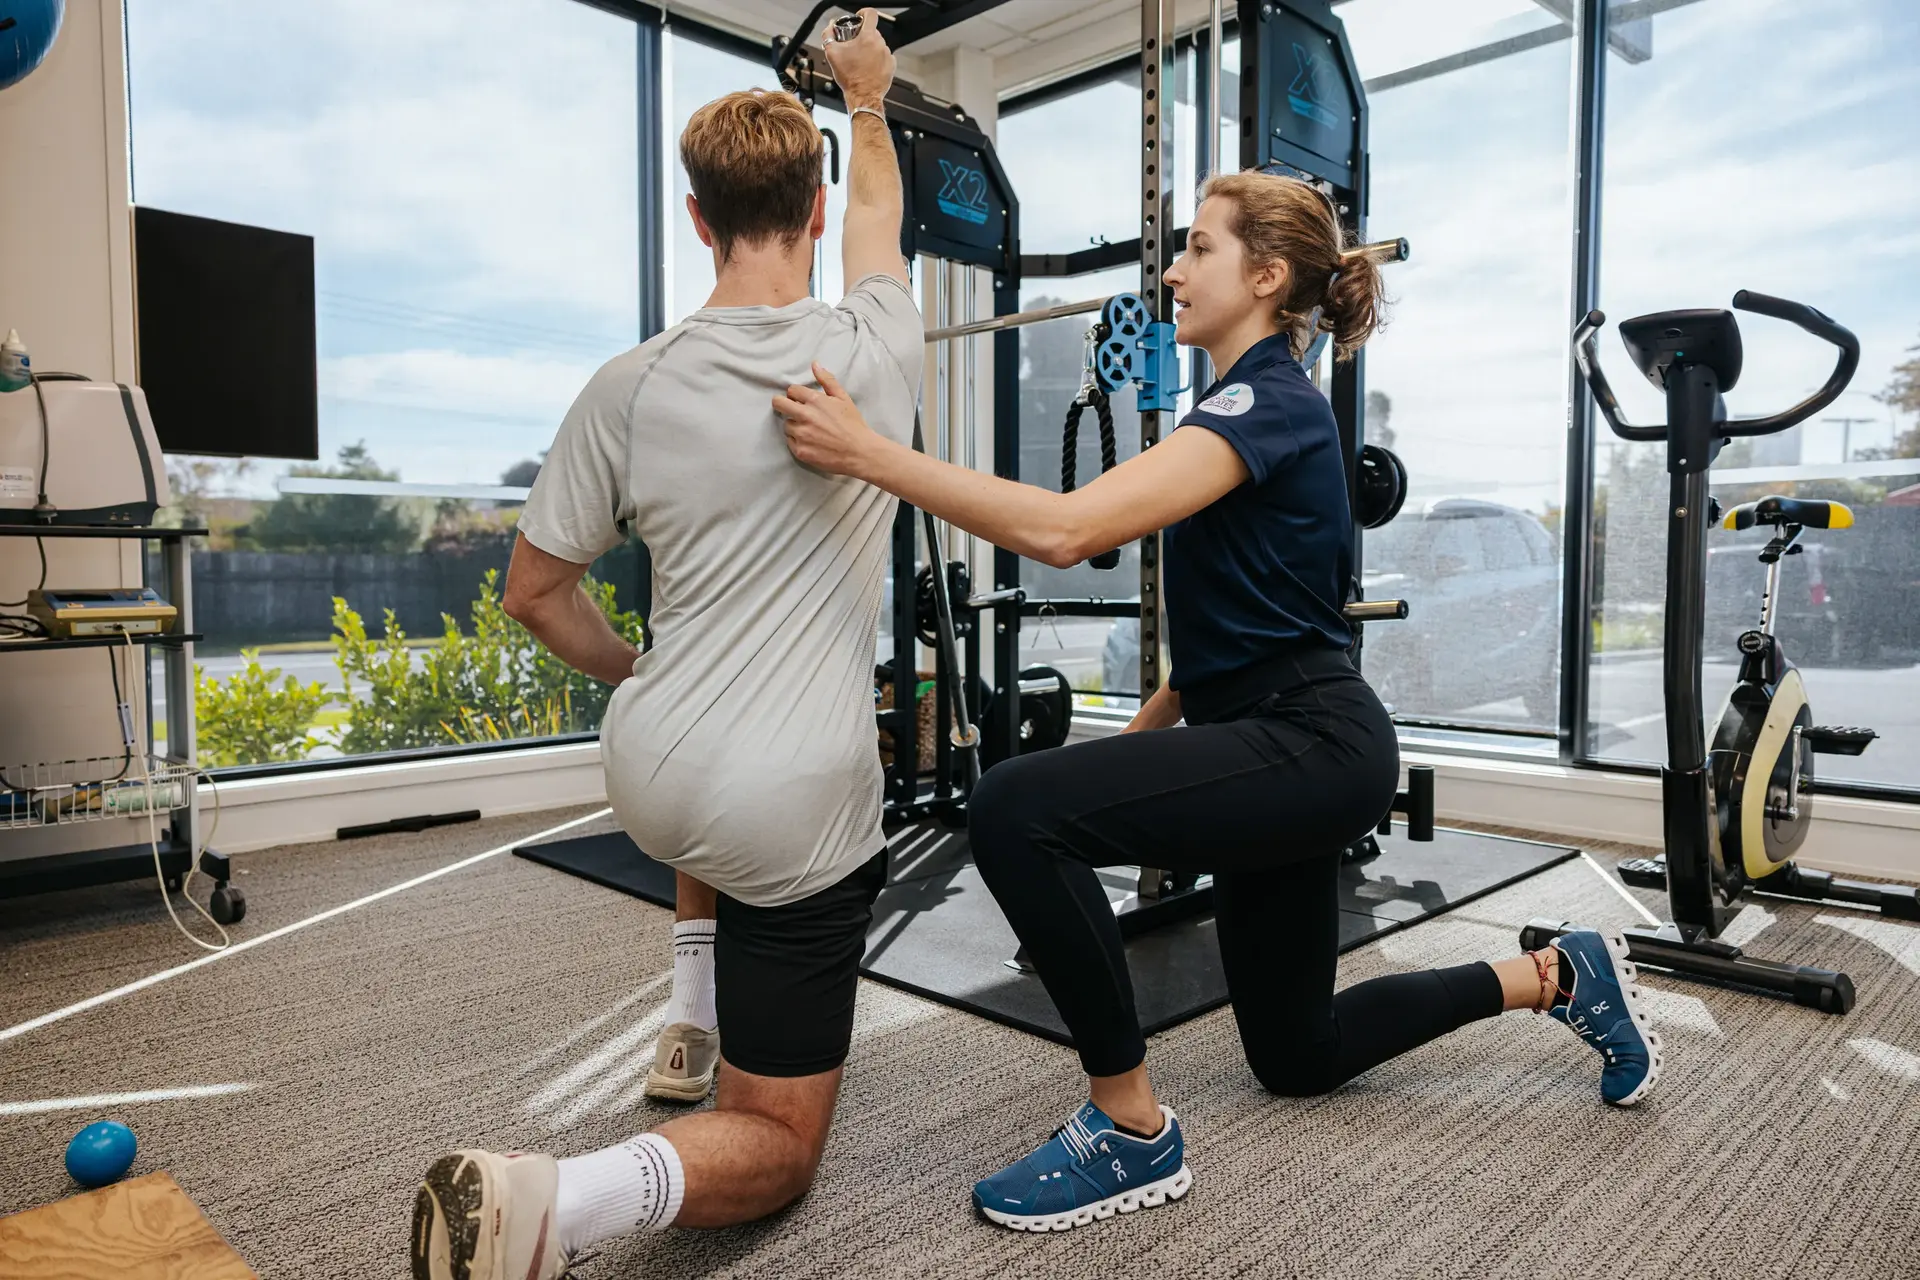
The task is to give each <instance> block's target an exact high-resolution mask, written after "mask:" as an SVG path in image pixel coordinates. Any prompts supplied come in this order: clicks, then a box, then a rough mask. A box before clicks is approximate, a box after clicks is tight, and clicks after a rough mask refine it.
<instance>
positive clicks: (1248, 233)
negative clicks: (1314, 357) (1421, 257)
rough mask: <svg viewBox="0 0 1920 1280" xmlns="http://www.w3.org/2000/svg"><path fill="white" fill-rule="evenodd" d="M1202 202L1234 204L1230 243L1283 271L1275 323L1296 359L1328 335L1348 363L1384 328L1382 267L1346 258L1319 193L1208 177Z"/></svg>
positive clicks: (1266, 176)
mask: <svg viewBox="0 0 1920 1280" xmlns="http://www.w3.org/2000/svg"><path fill="white" fill-rule="evenodd" d="M1200 198H1201V199H1202V200H1207V199H1214V198H1218V199H1221V200H1227V201H1230V202H1231V203H1232V205H1233V218H1232V221H1231V226H1232V228H1233V234H1234V238H1235V239H1237V240H1239V241H1240V243H1241V244H1242V245H1244V246H1245V247H1246V255H1247V263H1248V265H1249V266H1252V267H1262V266H1266V265H1268V264H1269V263H1272V262H1275V261H1284V262H1285V263H1286V264H1287V268H1288V270H1287V282H1286V284H1285V285H1284V286H1283V287H1282V288H1281V291H1280V293H1279V294H1278V295H1276V296H1275V298H1274V314H1273V318H1274V323H1275V324H1277V325H1278V326H1279V328H1280V332H1282V333H1284V334H1287V335H1288V337H1289V340H1290V341H1291V342H1292V344H1293V354H1294V355H1295V357H1299V356H1302V355H1304V354H1305V353H1306V350H1307V348H1308V347H1309V346H1310V345H1312V342H1313V339H1314V336H1315V334H1316V333H1319V332H1326V333H1330V334H1332V335H1333V350H1334V357H1335V358H1336V359H1339V360H1346V359H1350V358H1351V357H1352V356H1353V353H1354V352H1355V351H1358V350H1359V349H1360V347H1361V346H1362V345H1363V344H1364V343H1365V342H1366V340H1367V339H1368V338H1370V337H1372V336H1373V331H1374V330H1375V329H1377V328H1379V327H1380V326H1381V325H1382V324H1384V323H1385V322H1386V303H1387V296H1386V291H1385V289H1384V287H1383V284H1382V281H1381V279H1380V266H1379V264H1378V263H1376V262H1375V261H1374V260H1373V259H1372V258H1371V257H1369V256H1367V255H1366V254H1359V253H1356V254H1352V255H1351V256H1344V255H1345V254H1346V251H1347V250H1348V249H1350V248H1351V247H1352V246H1351V245H1350V243H1349V239H1348V236H1347V231H1346V228H1345V227H1344V226H1343V225H1341V222H1340V217H1339V214H1338V213H1336V212H1335V211H1334V208H1333V204H1332V202H1331V201H1329V200H1328V199H1327V197H1326V196H1324V195H1322V194H1321V193H1320V191H1319V189H1318V188H1317V187H1313V186H1309V185H1308V184H1307V183H1305V182H1302V181H1300V180H1299V179H1298V178H1288V177H1282V176H1281V175H1279V174H1274V173H1262V172H1260V171H1259V170H1257V169H1248V170H1246V171H1244V172H1242V173H1220V174H1215V175H1214V176H1213V177H1211V178H1208V179H1207V181H1206V182H1205V184H1203V185H1202V186H1201V188H1200ZM1316 307H1318V308H1319V309H1320V318H1319V322H1318V323H1317V324H1315V323H1314V319H1313V312H1314V308H1316Z"/></svg>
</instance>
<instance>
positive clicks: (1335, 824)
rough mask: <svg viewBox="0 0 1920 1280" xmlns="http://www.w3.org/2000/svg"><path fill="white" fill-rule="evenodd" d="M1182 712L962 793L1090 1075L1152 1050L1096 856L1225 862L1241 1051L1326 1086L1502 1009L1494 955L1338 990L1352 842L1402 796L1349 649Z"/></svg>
mask: <svg viewBox="0 0 1920 1280" xmlns="http://www.w3.org/2000/svg"><path fill="white" fill-rule="evenodd" d="M1181 703H1182V708H1183V711H1184V713H1185V716H1186V720H1187V724H1186V726H1185V727H1183V728H1175V729H1162V730H1154V731H1149V732H1143V733H1128V734H1118V735H1115V736H1113V737H1110V738H1105V739H1101V740H1098V741H1094V742H1087V743H1081V744H1078V745H1075V746H1070V747H1060V748H1057V749H1055V750H1052V751H1042V752H1038V753H1036V754H1034V755H1029V756H1020V757H1016V758H1014V759H1011V760H1007V761H1005V762H1003V763H1001V764H999V765H996V766H995V767H994V768H993V769H991V770H990V771H988V773H987V774H986V775H985V776H984V777H983V778H982V779H981V780H980V783H979V786H978V789H977V790H976V791H975V792H974V795H973V799H972V802H971V803H970V804H969V805H968V813H969V828H970V835H971V841H972V845H973V857H974V861H975V863H976V864H977V865H978V866H979V868H980V874H981V876H982V877H983V878H984V879H985V880H986V883H987V886H988V887H989V888H990V889H991V890H992V891H993V895H994V897H995V898H996V899H998V901H999V903H1000V907H1001V909H1002V910H1003V911H1005V912H1006V915H1007V919H1008V921H1009V922H1011V923H1012V925H1013V931H1014V932H1015V933H1016V934H1018V935H1019V937H1020V941H1021V942H1022V943H1023V944H1024V945H1025V947H1026V950H1027V954H1028V956H1029V957H1030V958H1031V959H1032V960H1033V963H1034V966H1035V968H1036V969H1037V970H1038V971H1039V974H1040V979H1041V981H1042V982H1044V983H1045V984H1046V988H1047V993H1048V994H1049V995H1050V996H1052V997H1053V1002H1054V1005H1055V1006H1056V1007H1057V1008H1058V1009H1059V1010H1060V1016H1061V1017H1062V1018H1063V1019H1064V1020H1065V1022H1066V1024H1067V1028H1068V1030H1070V1031H1071V1032H1072V1033H1073V1043H1074V1047H1075V1048H1076V1049H1077V1050H1078V1051H1079V1053H1080V1061H1081V1063H1082V1065H1084V1066H1085V1068H1086V1070H1087V1073H1088V1074H1089V1075H1095V1076H1111V1075H1120V1074H1122V1073H1124V1072H1127V1071H1131V1070H1132V1069H1133V1068H1134V1067H1137V1066H1139V1065H1140V1063H1141V1062H1142V1061H1144V1060H1145V1058H1146V1042H1145V1040H1144V1039H1143V1038H1142V1036H1141V1034H1140V1023H1139V1019H1138V1017H1137V1016H1136V1015H1135V1012H1134V1004H1133V983H1132V980H1131V978H1130V977H1129V976H1128V973H1127V963H1126V955H1125V953H1124V951H1123V950H1122V948H1121V942H1120V930H1119V927H1118V926H1117V925H1116V924H1115V922H1114V918H1113V912H1112V909H1111V908H1110V907H1109V905H1108V902H1107V896H1106V893H1105V892H1104V890H1102V888H1101V886H1100V882H1099V879H1098V877H1097V876H1096V875H1095V874H1094V868H1095V867H1105V866H1118V865H1142V864H1144V865H1147V866H1153V867H1161V868H1165V869H1167V870H1171V871H1176V872H1187V873H1204V872H1211V873H1213V877H1214V880H1213V885H1214V888H1213V893H1214V912H1215V920H1216V923H1217V926H1218V932H1219V938H1220V959H1221V964H1222V967H1223V968H1224V970H1225V972H1226V978H1227V991H1228V994H1229V996H1230V997H1231V999H1232V1001H1233V1013H1234V1018H1235V1020H1236V1021H1237V1022H1238V1024H1239V1028H1240V1043H1241V1044H1242V1046H1243V1047H1244V1048H1245V1050H1246V1055H1247V1064H1248V1066H1250V1067H1252V1068H1253V1073H1254V1075H1255V1076H1256V1077H1257V1078H1258V1079H1259V1081H1260V1083H1261V1084H1263V1085H1265V1086H1266V1087H1267V1088H1268V1089H1271V1090H1272V1091H1273V1092H1275V1093H1281V1094H1313V1093H1324V1092H1326V1091H1327V1090H1329V1089H1332V1088H1335V1087H1336V1086H1338V1085H1340V1084H1342V1083H1344V1082H1345V1081H1347V1080H1350V1079H1352V1078H1353V1077H1354V1076H1356V1075H1358V1074H1360V1073H1361V1072H1362V1071H1365V1070H1367V1069H1368V1068H1369V1067H1372V1066H1374V1065H1376V1064H1378V1063H1381V1062H1384V1061H1386V1060H1387V1059H1388V1058H1391V1057H1393V1056H1395V1055H1396V1054H1400V1053H1404V1052H1406V1051H1407V1050H1408V1049H1411V1048H1413V1047H1414V1046H1415V1045H1419V1044H1424V1043H1425V1042H1427V1041H1429V1040H1432V1039H1434V1038H1436V1037H1438V1036H1441V1035H1444V1034H1446V1033H1447V1032H1449V1031H1452V1030H1454V1029H1455V1028H1457V1027H1460V1026H1462V1025H1464V1024H1466V1023H1468V1022H1471V1021H1474V1020H1475V1019H1478V1018H1486V1017H1492V1016H1493V1015H1495V1014H1497V1013H1499V1012H1500V1010H1501V1007H1502V1004H1503V1001H1502V998H1501V992H1500V982H1499V979H1498V977H1496V976H1495V974H1494V972H1493V970H1492V969H1491V968H1490V967H1488V966H1487V965H1485V964H1472V965H1464V966H1461V967H1458V968H1452V969H1436V970H1430V971H1428V972H1424V973H1405V974H1393V975H1390V976H1388V977H1383V978H1375V979H1373V980H1372V981H1369V982H1362V983H1357V984H1355V985H1354V986H1351V987H1348V988H1347V989H1346V990H1344V991H1341V992H1340V993H1339V994H1337V995H1336V994H1335V993H1334V989H1333V978H1334V966H1335V961H1336V959H1337V958H1338V954H1339V940H1340V925H1339V908H1338V903H1337V897H1336V894H1337V890H1338V885H1339V876H1340V850H1341V849H1342V848H1344V847H1345V846H1346V845H1348V844H1350V843H1352V842H1353V841H1354V840H1356V839H1358V838H1359V837H1360V836H1362V835H1364V834H1365V833H1366V832H1367V831H1368V830H1369V829H1370V828H1371V827H1372V826H1373V825H1374V823H1376V822H1377V821H1378V820H1379V819H1380V816H1381V815H1382V814H1384V813H1385V812H1386V811H1387V810H1388V808H1389V807H1391V805H1392V803H1393V794H1394V790H1395V787H1396V785H1397V783H1398V779H1399V772H1400V759H1399V748H1398V744H1397V741H1396V739H1395V736H1394V730H1393V723H1392V721H1391V720H1390V719H1389V718H1388V716H1387V713H1386V711H1385V710H1384V709H1383V708H1382V707H1381V705H1380V700H1379V699H1378V698H1376V697H1375V696H1374V693H1373V690H1372V689H1371V688H1370V687H1369V686H1368V685H1367V683H1366V682H1365V681H1364V680H1362V679H1361V678H1360V675H1359V673H1358V672H1356V671H1355V670H1354V668H1353V665H1352V664H1351V663H1350V662H1349V661H1348V660H1347V657H1346V655H1345V654H1344V653H1341V652H1339V651H1337V650H1318V649H1315V650H1303V651H1299V652H1293V653H1288V654H1285V655H1283V656H1282V657H1281V658H1279V659H1276V660H1273V661H1270V662H1267V663H1265V664H1263V665H1262V666H1261V667H1260V668H1258V669H1254V670H1250V671H1245V672H1239V673H1235V675H1234V676H1233V677H1229V678H1228V679H1226V680H1223V681H1219V682H1215V683H1214V685H1212V686H1210V687H1205V688H1201V689H1194V690H1187V691H1185V692H1183V694H1182V697H1181Z"/></svg>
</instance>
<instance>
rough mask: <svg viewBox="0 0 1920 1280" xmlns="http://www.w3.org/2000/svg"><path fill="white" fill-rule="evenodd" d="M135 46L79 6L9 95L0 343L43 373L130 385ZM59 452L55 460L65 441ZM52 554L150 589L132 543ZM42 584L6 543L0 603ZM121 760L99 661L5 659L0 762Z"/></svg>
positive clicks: (97, 833) (105, 8) (25, 555)
mask: <svg viewBox="0 0 1920 1280" xmlns="http://www.w3.org/2000/svg"><path fill="white" fill-rule="evenodd" d="M124 48H125V42H124V39H123V36H122V30H121V9H120V0H68V4H67V8H66V20H65V22H64V24H63V25H62V27H61V30H60V34H59V38H58V39H57V40H56V41H55V42H54V46H53V49H52V50H51V51H50V52H49V53H48V55H47V59H46V61H45V62H44V63H42V64H41V65H40V67H39V69H38V70H36V71H35V72H34V73H33V74H32V75H30V76H28V77H27V78H26V79H25V80H24V81H22V82H21V83H19V84H17V85H15V86H14V87H12V88H11V89H6V90H0V336H4V333H5V331H6V330H7V329H10V328H13V329H18V330H19V331H20V336H21V337H22V338H23V339H25V340H26V343H27V346H28V349H29V350H30V351H31V352H32V355H33V363H34V367H35V368H36V369H39V370H42V371H53V370H63V371H67V372H72V373H81V374H85V375H87V376H88V377H91V378H97V379H102V380H112V381H119V382H131V381H133V377H134V345H133V272H132V265H131V256H132V240H131V230H130V228H131V219H130V215H129V212H128V207H127V106H126V103H127V82H126V62H125V57H124V52H123V51H124ZM13 394H17V395H25V394H30V393H28V392H15V393H13ZM50 447H51V449H52V451H53V465H55V466H58V465H60V464H61V462H62V461H63V459H62V458H61V455H60V452H59V449H60V442H59V440H58V439H55V440H53V441H51V442H50ZM75 461H83V460H79V459H76V460H75ZM32 465H34V466H35V467H36V469H37V468H38V466H39V460H38V458H35V459H34V460H33V464H32ZM46 547H47V581H48V583H49V584H51V585H55V586H67V587H100V586H122V585H131V584H135V583H138V582H139V580H140V577H139V573H140V570H139V552H138V548H137V546H136V545H135V544H131V543H126V544H121V543H113V542H101V541H92V540H88V541H84V542H82V541H75V540H71V539H51V540H48V542H47V543H46ZM39 577H40V564H39V560H38V559H37V557H36V556H35V553H34V544H33V542H32V540H31V539H25V538H0V599H6V600H18V599H21V598H22V597H23V596H24V595H25V594H26V592H27V589H28V588H30V587H32V586H34V585H35V584H36V583H37V582H38V581H39ZM136 668H137V664H136ZM134 701H135V702H136V703H138V702H140V701H141V699H139V698H138V697H137V696H136V697H135V699H134ZM119 751H120V733H119V729H118V726H117V720H116V717H115V713H114V709H113V694H112V689H111V684H110V682H109V680H108V673H107V658H106V657H105V656H104V654H103V652H102V651H100V650H92V649H82V650H74V651H70V652H63V653H46V654H27V653H0V766H7V767H11V766H16V765H19V764H22V763H25V762H28V761H40V760H64V759H72V758H75V757H85V756H96V755H118V754H119ZM10 776H12V775H10ZM105 825H107V824H101V826H102V827H104V826H105ZM112 825H115V826H118V825H120V824H112ZM124 838H126V837H124V836H119V837H114V838H113V839H114V840H118V839H124ZM106 842H109V841H103V840H102V839H101V830H100V829H89V828H86V827H82V828H73V829H69V830H67V831H63V832H60V833H57V834H56V833H52V832H47V833H30V834H29V835H23V834H22V833H5V834H0V859H5V858H11V857H19V856H24V855H26V854H28V853H44V852H53V851H55V850H56V849H64V848H69V847H83V848H84V847H90V846H92V845H93V844H96V843H106Z"/></svg>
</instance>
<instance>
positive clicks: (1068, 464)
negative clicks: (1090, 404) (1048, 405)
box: [1060, 396, 1087, 493]
mask: <svg viewBox="0 0 1920 1280" xmlns="http://www.w3.org/2000/svg"><path fill="white" fill-rule="evenodd" d="M1086 408H1087V402H1086V401H1085V400H1084V399H1082V398H1081V397H1079V396H1075V397H1074V398H1073V403H1072V404H1070V405H1068V406H1067V430H1066V435H1065V436H1064V437H1063V438H1062V439H1061V441H1060V492H1062V493H1072V492H1073V489H1074V485H1075V484H1077V483H1078V482H1079V471H1080V415H1081V414H1082V413H1084V412H1086Z"/></svg>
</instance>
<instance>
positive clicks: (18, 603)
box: [0, 494, 47, 609]
mask: <svg viewBox="0 0 1920 1280" xmlns="http://www.w3.org/2000/svg"><path fill="white" fill-rule="evenodd" d="M45 496H46V495H45V494H42V495H41V497H43V498H44V497H45ZM33 545H34V546H36V547H38V548H40V583H39V585H38V586H36V587H34V590H35V591H41V590H44V589H45V588H46V585H47V540H46V539H45V538H35V539H34V540H33ZM26 607H27V601H25V600H0V609H24V608H26Z"/></svg>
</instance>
